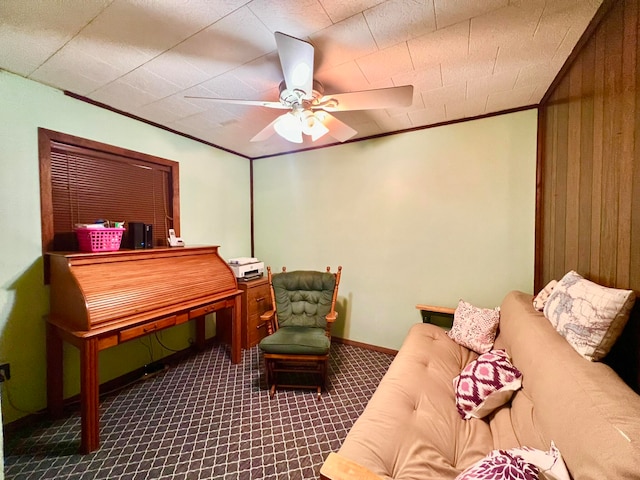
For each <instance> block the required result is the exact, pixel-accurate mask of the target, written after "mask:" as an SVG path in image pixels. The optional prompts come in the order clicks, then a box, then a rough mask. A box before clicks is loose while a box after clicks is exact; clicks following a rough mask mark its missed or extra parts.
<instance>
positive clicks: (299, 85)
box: [275, 32, 313, 99]
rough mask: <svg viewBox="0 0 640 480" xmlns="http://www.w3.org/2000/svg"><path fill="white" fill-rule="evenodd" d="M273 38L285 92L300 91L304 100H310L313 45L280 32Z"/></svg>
mask: <svg viewBox="0 0 640 480" xmlns="http://www.w3.org/2000/svg"><path fill="white" fill-rule="evenodd" d="M275 37H276V45H277V46H278V56H279V57H280V65H281V66H282V73H283V74H284V83H285V85H286V86H287V90H302V91H303V92H304V93H305V97H306V98H309V99H310V98H312V92H313V45H311V44H310V43H309V42H305V41H304V40H300V39H299V38H295V37H291V36H289V35H286V34H284V33H281V32H276V33H275Z"/></svg>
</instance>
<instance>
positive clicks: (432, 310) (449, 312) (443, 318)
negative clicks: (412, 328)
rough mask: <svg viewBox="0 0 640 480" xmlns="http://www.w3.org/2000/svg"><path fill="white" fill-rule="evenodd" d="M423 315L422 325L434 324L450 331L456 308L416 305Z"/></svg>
mask: <svg viewBox="0 0 640 480" xmlns="http://www.w3.org/2000/svg"><path fill="white" fill-rule="evenodd" d="M416 308H417V309H418V310H420V314H421V315H422V323H433V324H434V325H438V326H439V327H442V328H444V329H445V330H450V329H451V326H452V325H453V314H454V313H455V311H456V309H455V308H450V307H439V306H434V305H416Z"/></svg>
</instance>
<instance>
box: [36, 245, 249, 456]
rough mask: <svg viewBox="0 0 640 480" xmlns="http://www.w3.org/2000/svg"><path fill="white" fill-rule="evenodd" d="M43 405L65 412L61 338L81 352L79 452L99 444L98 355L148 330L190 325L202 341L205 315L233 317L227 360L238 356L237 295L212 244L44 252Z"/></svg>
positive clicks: (229, 273)
mask: <svg viewBox="0 0 640 480" xmlns="http://www.w3.org/2000/svg"><path fill="white" fill-rule="evenodd" d="M47 255H48V257H49V261H50V273H51V275H50V286H51V292H50V313H49V316H48V317H47V404H48V409H49V413H50V414H51V416H53V417H59V416H61V415H62V410H63V353H62V351H63V342H64V341H66V342H68V343H70V344H72V345H74V346H75V347H77V348H78V349H79V351H80V403H81V424H82V433H81V444H80V450H81V451H82V452H83V453H88V452H91V451H93V450H96V449H97V448H98V447H99V444H100V439H99V429H100V427H99V378H98V353H99V352H100V351H101V350H104V349H107V348H110V347H114V346H116V345H119V344H120V343H123V342H126V341H128V340H133V339H135V338H139V337H142V336H144V335H148V334H150V333H153V332H156V331H159V330H162V329H165V328H169V327H173V326H175V325H180V324H182V323H185V322H187V321H189V320H194V321H195V322H196V346H197V347H198V348H200V349H202V348H204V344H205V323H204V322H205V315H207V314H209V313H212V312H218V311H220V312H224V315H223V316H224V318H225V319H229V318H230V319H231V320H230V322H229V323H230V325H229V326H228V327H230V328H229V330H230V333H231V335H230V337H231V339H230V343H231V349H230V350H231V362H232V363H239V362H240V360H241V344H240V342H241V330H240V329H241V323H240V318H239V315H240V294H241V291H240V290H238V284H237V282H236V278H235V276H234V274H233V271H232V270H231V268H229V266H228V265H227V263H226V262H225V261H224V260H223V259H222V258H221V257H220V256H219V254H218V247H217V246H202V247H183V248H153V249H148V250H120V251H117V252H104V253H58V252H53V253H48V254H47Z"/></svg>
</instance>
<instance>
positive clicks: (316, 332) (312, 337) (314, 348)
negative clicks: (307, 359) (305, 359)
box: [260, 327, 331, 355]
mask: <svg viewBox="0 0 640 480" xmlns="http://www.w3.org/2000/svg"><path fill="white" fill-rule="evenodd" d="M330 347H331V341H330V340H329V337H327V335H326V334H325V331H324V330H323V329H321V328H312V327H281V328H279V329H278V330H276V331H275V332H273V334H272V335H267V336H266V337H264V338H263V339H262V340H261V341H260V349H261V350H262V351H263V352H265V353H282V354H288V355H324V354H326V353H328V352H329V348H330Z"/></svg>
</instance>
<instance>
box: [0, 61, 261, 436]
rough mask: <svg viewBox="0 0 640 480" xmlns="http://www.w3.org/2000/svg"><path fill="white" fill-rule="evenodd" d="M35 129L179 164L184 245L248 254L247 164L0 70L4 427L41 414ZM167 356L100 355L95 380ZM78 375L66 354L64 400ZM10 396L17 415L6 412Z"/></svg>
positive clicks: (181, 342)
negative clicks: (6, 369)
mask: <svg viewBox="0 0 640 480" xmlns="http://www.w3.org/2000/svg"><path fill="white" fill-rule="evenodd" d="M38 127H44V128H48V129H51V130H56V131H60V132H64V133H69V134H72V135H76V136H79V137H84V138H89V139H92V140H96V141H99V142H103V143H107V144H111V145H117V146H119V147H124V148H128V149H131V150H135V151H138V152H143V153H147V154H151V155H156V156H159V157H163V158H167V159H170V160H175V161H178V162H180V203H181V234H182V237H183V238H184V239H185V241H186V242H187V243H188V244H209V245H220V253H221V255H222V257H223V258H230V257H236V256H246V255H248V254H249V251H250V217H249V215H250V197H249V195H250V193H249V182H248V178H249V161H248V160H246V159H244V158H241V157H238V156H235V155H232V154H229V153H226V152H224V151H221V150H218V149H215V148H211V147H209V146H206V145H204V144H201V143H198V142H194V141H191V140H188V139H186V138H183V137H180V136H178V135H174V134H171V133H168V132H165V131H163V130H160V129H157V128H154V127H152V126H149V125H146V124H143V123H141V122H137V121H135V120H132V119H129V118H126V117H124V116H121V115H117V114H115V113H112V112H109V111H107V110H104V109H100V108H97V107H94V106H92V105H89V104H86V103H83V102H80V101H77V100H74V99H72V98H69V97H66V96H64V94H63V93H62V92H60V91H58V90H55V89H52V88H49V87H46V86H43V85H41V84H38V83H35V82H31V81H29V80H25V79H23V78H20V77H18V76H15V75H12V74H9V73H6V72H2V71H0V225H1V228H2V232H3V233H2V235H1V236H0V361H3V362H10V364H11V380H9V382H7V383H6V384H5V387H4V389H5V391H4V392H3V398H2V412H3V420H4V422H7V423H9V422H12V421H14V420H16V419H18V418H20V417H22V416H24V415H26V413H27V412H30V411H37V410H40V409H42V408H44V407H45V406H46V393H45V392H46V391H45V369H46V362H45V336H44V330H45V328H44V321H43V319H42V317H43V315H45V314H46V313H47V312H48V305H49V297H48V287H45V286H44V285H43V281H42V278H43V275H42V258H41V248H42V247H41V243H40V238H41V232H40V189H39V188H40V187H39V176H38V137H37V129H38ZM209 323H210V324H212V323H213V322H209ZM209 332H210V333H212V332H213V327H212V326H209ZM193 335H194V330H193V325H183V326H180V327H177V328H175V329H170V330H167V331H164V332H162V333H161V339H162V341H163V343H164V344H165V345H167V346H168V347H170V348H173V349H178V350H179V349H183V348H186V347H187V346H188V340H189V338H191V337H193ZM150 342H151V343H150ZM169 353H171V352H169V351H167V350H164V349H163V348H161V346H160V345H159V344H158V343H157V341H156V340H155V339H153V337H145V338H144V339H141V340H134V341H131V342H129V343H126V344H123V345H121V346H118V347H116V348H112V349H108V350H105V351H103V352H101V353H100V381H101V382H104V381H107V380H109V379H112V378H114V377H117V376H119V375H122V374H124V373H126V372H128V371H131V370H134V369H136V368H138V367H140V366H142V365H144V364H145V363H148V362H149V361H150V360H151V359H152V355H153V358H154V359H158V358H161V357H163V356H166V355H168V354H169ZM78 370H79V367H78V355H77V351H76V350H75V348H73V347H68V348H66V349H65V395H66V396H69V395H73V394H75V393H77V392H78V391H79V382H78V378H79V375H78V373H79V372H78ZM7 387H8V388H9V389H10V393H11V398H12V400H13V403H14V405H15V406H16V407H17V408H19V409H20V410H21V411H18V410H16V409H14V408H13V407H12V406H11V405H9V402H8V397H7V395H6V388H7Z"/></svg>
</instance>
